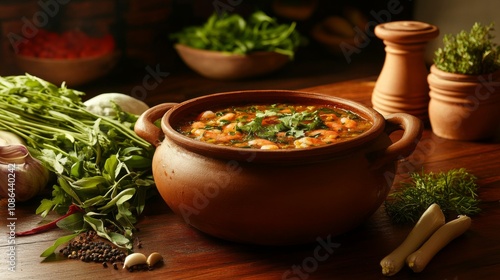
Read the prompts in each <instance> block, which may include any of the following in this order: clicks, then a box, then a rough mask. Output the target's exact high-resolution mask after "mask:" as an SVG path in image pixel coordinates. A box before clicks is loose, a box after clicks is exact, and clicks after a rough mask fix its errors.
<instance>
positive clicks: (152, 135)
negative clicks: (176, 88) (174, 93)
mask: <svg viewBox="0 0 500 280" xmlns="http://www.w3.org/2000/svg"><path fill="white" fill-rule="evenodd" d="M175 105H177V103H162V104H159V105H156V106H154V107H151V108H149V109H148V110H146V111H145V112H144V113H142V115H140V116H139V119H137V122H136V123H135V126H134V131H135V133H136V134H137V135H139V137H141V138H142V139H144V140H146V141H148V142H149V143H151V144H153V145H154V146H155V147H158V146H160V144H161V142H162V141H163V138H165V135H164V134H163V131H162V130H161V128H159V127H158V126H156V125H155V122H156V121H157V120H159V119H161V118H162V117H163V115H165V113H167V112H168V110H170V109H171V108H172V107H174V106H175Z"/></svg>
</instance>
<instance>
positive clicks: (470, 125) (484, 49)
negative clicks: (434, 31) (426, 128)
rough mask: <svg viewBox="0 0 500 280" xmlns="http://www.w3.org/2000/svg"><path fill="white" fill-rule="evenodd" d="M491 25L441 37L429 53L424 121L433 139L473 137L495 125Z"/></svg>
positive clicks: (496, 50)
mask: <svg viewBox="0 0 500 280" xmlns="http://www.w3.org/2000/svg"><path fill="white" fill-rule="evenodd" d="M491 31H493V23H492V24H490V25H487V26H485V25H481V24H480V23H475V24H474V25H473V26H472V28H471V30H470V32H466V31H461V32H460V33H458V34H456V35H450V34H448V35H445V37H444V39H443V46H442V47H441V48H439V49H438V50H437V51H436V52H435V58H434V64H433V65H432V66H431V69H430V74H429V76H428V82H429V87H430V92H429V95H430V102H429V119H430V123H431V126H432V130H433V132H434V134H436V135H437V136H439V137H442V138H447V139H453V140H463V141H476V140H483V139H488V138H491V137H493V136H494V135H495V133H496V132H497V130H498V128H499V122H498V119H499V117H500V59H499V56H500V47H499V46H498V45H496V44H495V43H493V42H492V38H493V35H492V34H491Z"/></svg>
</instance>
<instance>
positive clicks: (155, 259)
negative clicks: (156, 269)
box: [146, 252, 163, 268]
mask: <svg viewBox="0 0 500 280" xmlns="http://www.w3.org/2000/svg"><path fill="white" fill-rule="evenodd" d="M161 261H163V257H162V255H160V253H157V252H154V253H151V254H150V255H149V256H148V259H147V261H146V262H147V264H148V267H149V268H151V267H153V266H155V265H156V264H157V263H159V262H161Z"/></svg>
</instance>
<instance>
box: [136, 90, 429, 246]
mask: <svg viewBox="0 0 500 280" xmlns="http://www.w3.org/2000/svg"><path fill="white" fill-rule="evenodd" d="M277 102H288V103H302V104H304V103H308V104H311V103H313V104H318V103H319V104H334V105H336V106H339V107H341V108H345V109H348V110H351V111H352V112H354V113H356V114H358V115H360V116H362V117H365V118H367V119H369V120H370V121H371V122H373V127H372V128H371V129H370V130H369V131H367V132H365V133H364V134H362V135H360V136H358V137H356V138H354V139H352V140H348V141H345V142H340V143H336V144H332V145H327V146H322V147H316V148H309V149H293V150H259V149H243V148H232V147H226V146H218V145H214V144H209V143H204V142H200V141H196V140H193V139H191V138H188V137H185V136H183V135H181V134H180V133H178V132H177V131H176V126H177V125H178V123H179V122H181V121H182V120H184V119H185V118H186V117H188V116H196V115H197V114H199V113H201V112H203V111H205V110H208V109H212V110H213V109H216V108H217V107H220V106H222V107H225V106H230V105H242V104H249V103H261V104H262V103H270V104H272V103H277ZM158 119H161V129H159V128H158V127H157V126H155V125H154V123H155V121H157V120H158ZM395 130H404V133H403V136H401V139H400V140H398V141H396V142H395V143H393V142H392V141H391V139H390V138H389V134H391V133H392V132H393V131H395ZM135 131H136V133H137V134H138V135H139V136H141V137H142V138H144V139H145V140H147V141H148V142H150V143H152V144H154V145H155V146H156V147H157V148H156V151H155V155H154V158H153V176H154V179H155V182H156V185H157V188H158V190H159V192H160V194H161V196H162V197H163V199H164V200H165V202H166V203H167V204H168V206H169V207H170V208H171V209H172V210H173V211H174V212H175V213H176V214H178V215H179V216H180V217H182V218H183V219H184V220H185V221H186V222H187V223H188V224H190V225H192V226H193V227H195V228H197V229H199V230H201V231H203V232H205V233H208V234H210V235H212V236H215V237H219V238H222V239H227V240H232V241H237V242H244V243H251V244H265V245H284V244H300V243H308V242H314V241H315V240H316V239H317V238H318V237H327V236H335V235H338V234H341V233H344V232H346V231H348V230H351V229H353V228H354V227H356V226H358V225H359V224H360V223H362V222H363V221H364V220H365V219H367V218H368V217H369V216H370V215H371V214H372V213H373V212H374V211H375V210H376V209H377V208H378V207H379V206H380V205H381V204H382V202H383V201H384V200H385V198H386V196H387V194H388V192H389V190H390V188H391V185H392V182H393V178H394V175H395V172H396V162H397V160H398V159H401V158H403V157H406V156H408V155H409V154H411V153H412V151H413V150H414V149H415V146H416V143H417V142H418V139H419V138H420V135H421V132H422V124H421V122H420V120H419V119H417V118H415V117H413V116H411V115H408V114H404V113H398V114H394V115H390V116H387V118H386V119H384V117H382V115H380V114H379V113H377V112H376V111H375V110H373V109H371V108H368V107H365V106H363V105H360V104H358V103H355V102H353V101H349V100H345V99H341V98H336V97H331V96H326V95H322V94H314V93H305V92H297V91H279V90H258V91H240V92H228V93H220V94H214V95H208V96H204V97H200V98H195V99H191V100H188V101H185V102H183V103H180V104H174V103H166V104H160V105H157V106H155V107H152V108H150V109H149V110H148V111H146V112H145V113H144V114H142V115H141V117H140V118H139V120H138V122H137V124H136V127H135Z"/></svg>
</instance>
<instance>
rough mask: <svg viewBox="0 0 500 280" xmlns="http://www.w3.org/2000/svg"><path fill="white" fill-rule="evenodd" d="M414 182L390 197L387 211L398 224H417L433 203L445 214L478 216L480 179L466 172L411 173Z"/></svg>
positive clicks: (458, 170)
mask: <svg viewBox="0 0 500 280" xmlns="http://www.w3.org/2000/svg"><path fill="white" fill-rule="evenodd" d="M410 177H411V181H410V182H402V183H401V184H400V188H398V189H396V190H395V191H394V192H392V193H391V194H389V197H388V199H387V200H386V201H385V203H384V204H385V210H386V212H387V214H388V215H389V217H390V218H391V220H392V221H393V222H395V223H415V222H417V221H418V219H419V218H420V216H421V215H422V214H423V213H424V212H425V210H426V209H427V208H428V207H429V206H430V205H431V204H433V203H436V204H438V205H439V206H440V207H441V210H443V212H444V213H445V215H448V216H450V215H470V216H471V215H474V214H477V213H479V212H480V211H481V209H480V208H479V207H478V205H479V199H478V195H477V189H478V186H477V185H476V177H475V176H474V175H472V174H470V173H469V172H467V170H465V169H463V168H462V169H452V170H449V171H448V172H439V173H433V172H430V173H424V172H422V173H411V174H410Z"/></svg>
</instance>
